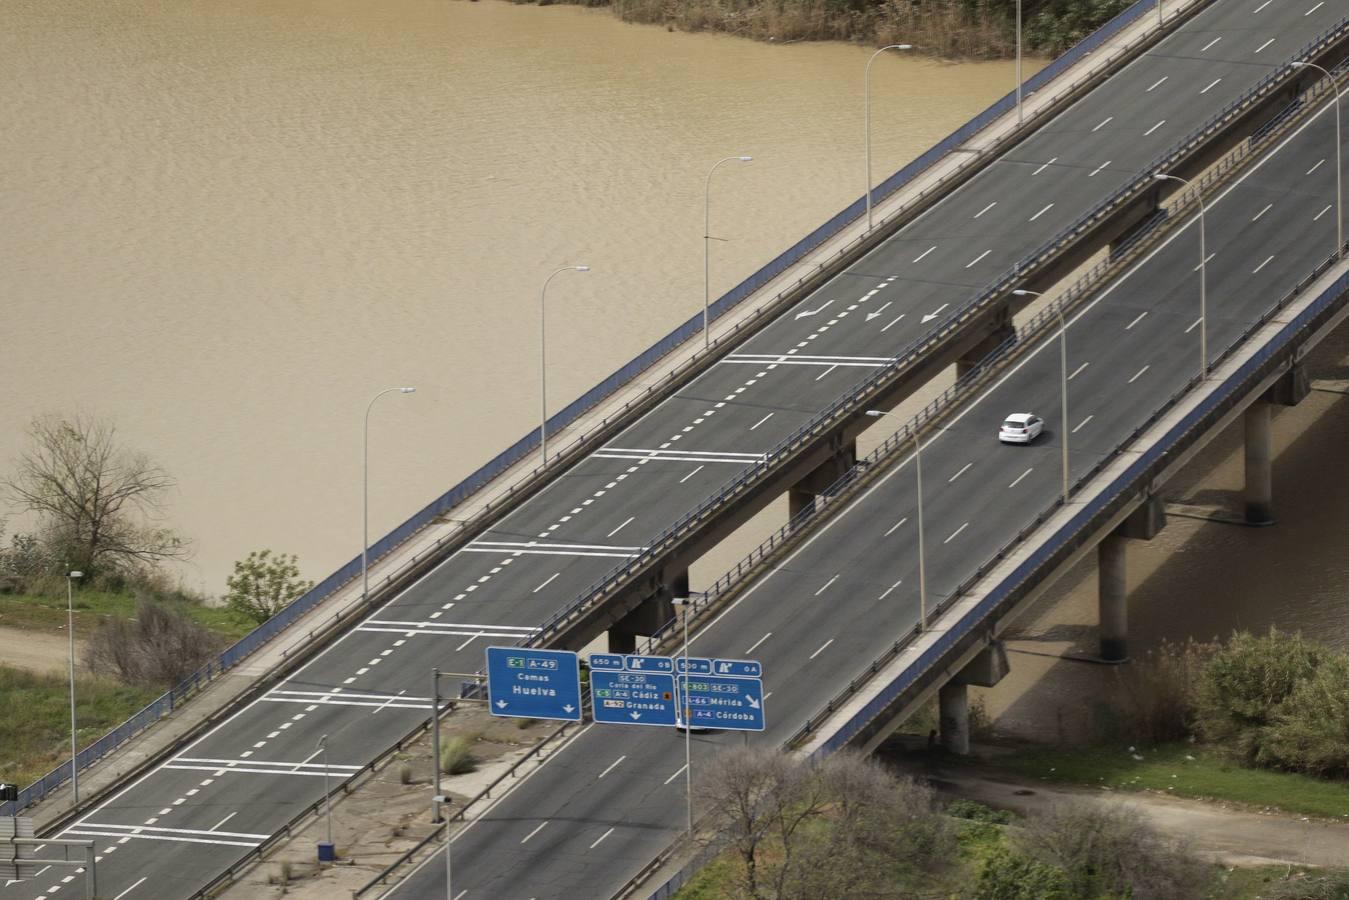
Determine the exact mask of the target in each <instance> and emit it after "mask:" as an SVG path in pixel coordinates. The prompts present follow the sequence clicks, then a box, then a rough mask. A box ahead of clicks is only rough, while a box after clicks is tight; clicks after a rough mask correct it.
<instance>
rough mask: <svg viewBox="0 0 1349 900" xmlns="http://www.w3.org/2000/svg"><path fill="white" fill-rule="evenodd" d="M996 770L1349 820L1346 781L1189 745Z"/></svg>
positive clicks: (1065, 755)
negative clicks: (1244, 762)
mask: <svg viewBox="0 0 1349 900" xmlns="http://www.w3.org/2000/svg"><path fill="white" fill-rule="evenodd" d="M973 764H974V765H993V766H996V767H997V768H999V769H1004V770H1008V771H1012V772H1016V773H1017V774H1019V775H1024V776H1028V777H1031V778H1037V779H1040V780H1042V781H1047V782H1052V783H1057V784H1079V785H1085V786H1088V787H1096V788H1108V789H1109V790H1112V791H1156V792H1159V793H1164V794H1174V795H1176V796H1179V797H1195V798H1198V799H1203V800H1225V801H1228V802H1231V803H1240V804H1243V805H1245V806H1251V807H1257V808H1265V807H1268V808H1271V809H1283V810H1287V811H1288V812H1294V813H1298V814H1300V815H1305V816H1318V817H1321V818H1334V819H1344V818H1349V783H1345V782H1327V781H1325V780H1323V779H1320V778H1313V777H1311V776H1309V775H1300V774H1297V773H1294V772H1275V771H1268V770H1264V769H1249V768H1245V767H1242V766H1240V765H1238V764H1235V763H1234V762H1232V760H1230V759H1228V758H1226V757H1225V756H1224V755H1222V754H1220V753H1218V752H1217V751H1216V750H1213V749H1205V748H1203V747H1200V746H1196V745H1192V744H1188V743H1183V742H1182V743H1175V744H1163V745H1161V746H1158V747H1153V748H1133V747H1127V748H1126V747H1118V748H1116V747H1087V748H1081V749H1063V750H1059V749H1032V750H1022V751H1018V752H1016V753H1013V754H1011V755H1007V756H999V757H998V758H997V759H996V760H995V761H993V762H990V763H973Z"/></svg>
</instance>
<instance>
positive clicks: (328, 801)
mask: <svg viewBox="0 0 1349 900" xmlns="http://www.w3.org/2000/svg"><path fill="white" fill-rule="evenodd" d="M314 752H315V753H322V754H323V805H324V807H325V809H326V812H327V816H328V842H327V851H328V858H327V859H324V852H323V850H324V848H323V846H320V847H319V862H331V861H332V860H333V858H334V856H335V855H336V854H334V853H333V795H332V792H331V791H329V790H328V735H326V734H325V735H323V736H322V737H321V738H319V742H318V744H317V745H316V746H315V747H314Z"/></svg>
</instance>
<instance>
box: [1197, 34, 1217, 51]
mask: <svg viewBox="0 0 1349 900" xmlns="http://www.w3.org/2000/svg"><path fill="white" fill-rule="evenodd" d="M1221 40H1222V35H1219V36H1218V37H1216V38H1214V39H1213V40H1211V41H1209V42H1208V43H1207V44H1205V45H1204V46H1202V47H1200V48H1199V52H1200V53H1203V52H1204V51H1205V50H1207V49H1208V48H1209V47H1212V46H1213V45H1214V44H1216V43H1218V42H1219V41H1221Z"/></svg>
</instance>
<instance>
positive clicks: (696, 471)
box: [679, 465, 707, 484]
mask: <svg viewBox="0 0 1349 900" xmlns="http://www.w3.org/2000/svg"><path fill="white" fill-rule="evenodd" d="M705 468H707V466H705V465H702V466H699V467H698V468H696V469H694V470H693V471H692V472H690V473H689V474H687V475H685V476H684V477H683V478H681V479H679V483H680V484H683V483H684V482H686V481H688V480H689V479H690V478H692V477H693V476H694V475H697V474H698V473H699V472H701V471H702V470H703V469H705Z"/></svg>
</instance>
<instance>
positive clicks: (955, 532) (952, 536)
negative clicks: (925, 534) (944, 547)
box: [942, 522, 970, 544]
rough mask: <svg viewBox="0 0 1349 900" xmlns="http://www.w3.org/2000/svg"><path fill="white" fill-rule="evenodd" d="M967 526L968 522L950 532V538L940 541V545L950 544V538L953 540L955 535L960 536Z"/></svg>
mask: <svg viewBox="0 0 1349 900" xmlns="http://www.w3.org/2000/svg"><path fill="white" fill-rule="evenodd" d="M969 526H970V523H969V522H966V523H965V524H964V525H961V526H960V527H959V528H957V529H956V530H955V531H953V532H951V537H948V538H947V539H946V540H944V541H942V543H943V544H949V543H951V538H954V537H955V536H956V535H958V534H960V532H962V531H964V530H965V529H966V528H968V527H969Z"/></svg>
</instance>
